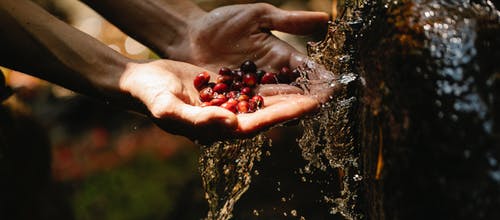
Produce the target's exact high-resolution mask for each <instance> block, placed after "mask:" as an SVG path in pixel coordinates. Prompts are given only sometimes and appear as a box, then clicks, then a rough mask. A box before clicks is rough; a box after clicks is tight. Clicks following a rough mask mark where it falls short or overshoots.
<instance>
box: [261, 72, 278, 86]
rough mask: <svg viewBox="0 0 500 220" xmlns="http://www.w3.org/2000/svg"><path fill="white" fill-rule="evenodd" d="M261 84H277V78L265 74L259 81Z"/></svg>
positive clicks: (274, 74)
mask: <svg viewBox="0 0 500 220" xmlns="http://www.w3.org/2000/svg"><path fill="white" fill-rule="evenodd" d="M260 83H261V84H276V83H278V78H277V77H276V73H271V72H267V73H265V74H264V75H263V76H262V78H261V79H260Z"/></svg>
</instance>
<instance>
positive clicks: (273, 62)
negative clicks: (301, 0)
mask: <svg viewBox="0 0 500 220" xmlns="http://www.w3.org/2000/svg"><path fill="white" fill-rule="evenodd" d="M327 21H328V14H326V13H322V12H307V11H286V10H282V9H279V8H276V7H274V6H272V5H270V4H266V3H256V4H246V5H231V6H225V7H220V8H217V9H214V10H212V11H210V12H209V13H206V14H203V15H200V16H199V18H198V19H195V20H194V21H192V22H191V23H190V25H189V31H188V32H187V36H183V37H185V39H186V40H184V41H182V43H178V44H176V45H172V46H170V47H169V49H168V50H169V51H170V53H168V52H167V54H168V57H169V58H170V59H174V60H180V61H184V62H188V63H192V64H195V65H198V66H202V67H204V68H207V69H209V70H212V71H216V70H217V69H218V68H220V67H222V66H227V67H230V68H235V67H237V66H235V65H239V64H240V63H242V62H243V61H244V60H247V59H250V60H253V61H254V62H255V63H256V64H257V66H259V67H262V68H263V69H265V70H267V71H276V70H278V69H279V68H281V67H283V66H290V67H296V66H297V65H298V64H300V63H301V62H302V61H303V59H304V58H305V56H304V55H303V54H301V53H299V52H298V51H297V50H296V49H294V48H293V47H292V46H290V45H289V44H288V43H286V42H284V41H282V40H280V39H278V38H277V37H275V36H274V35H272V34H271V33H270V31H271V30H277V31H282V32H286V33H290V34H300V35H305V34H310V33H312V32H314V31H316V30H318V28H326V24H327Z"/></svg>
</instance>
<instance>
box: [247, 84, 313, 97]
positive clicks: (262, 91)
mask: <svg viewBox="0 0 500 220" xmlns="http://www.w3.org/2000/svg"><path fill="white" fill-rule="evenodd" d="M254 92H255V94H257V95H260V96H274V95H282V94H304V91H303V90H302V89H300V88H298V87H296V86H291V85H288V84H263V85H259V86H257V88H255V91H254Z"/></svg>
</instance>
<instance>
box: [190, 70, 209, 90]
mask: <svg viewBox="0 0 500 220" xmlns="http://www.w3.org/2000/svg"><path fill="white" fill-rule="evenodd" d="M209 81H210V74H209V73H208V72H206V71H204V72H201V73H199V74H198V75H196V77H195V78H194V80H193V85H194V87H195V88H196V89H197V90H201V89H203V87H205V86H206V85H207V84H208V82H209Z"/></svg>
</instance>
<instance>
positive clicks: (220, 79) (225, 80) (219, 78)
mask: <svg viewBox="0 0 500 220" xmlns="http://www.w3.org/2000/svg"><path fill="white" fill-rule="evenodd" d="M233 78H234V77H233V76H230V75H224V76H223V75H219V76H217V79H216V80H215V82H216V83H225V84H227V85H231V83H233Z"/></svg>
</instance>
